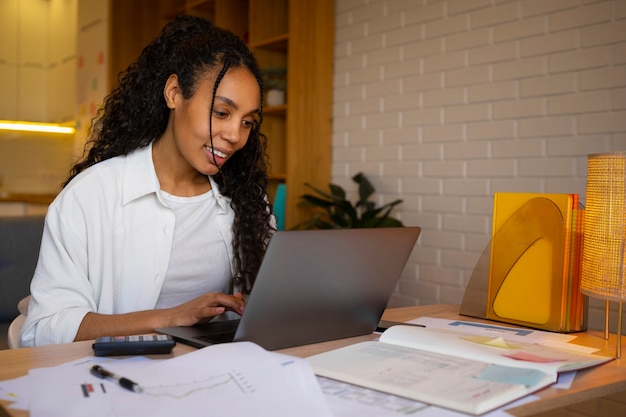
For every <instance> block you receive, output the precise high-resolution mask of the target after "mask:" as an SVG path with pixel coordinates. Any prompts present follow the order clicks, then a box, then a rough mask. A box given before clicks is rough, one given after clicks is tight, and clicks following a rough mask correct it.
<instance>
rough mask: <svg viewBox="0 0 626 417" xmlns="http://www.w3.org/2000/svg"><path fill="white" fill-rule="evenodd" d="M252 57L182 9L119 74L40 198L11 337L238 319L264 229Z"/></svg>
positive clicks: (76, 335)
mask: <svg viewBox="0 0 626 417" xmlns="http://www.w3.org/2000/svg"><path fill="white" fill-rule="evenodd" d="M262 95H263V85H262V82H261V73H260V70H259V68H258V65H257V63H256V61H255V59H254V57H253V56H252V54H251V53H250V51H249V49H248V48H247V47H246V45H245V44H244V43H243V42H242V41H241V40H240V39H238V38H237V37H236V36H235V35H233V34H232V33H230V32H227V31H225V30H223V29H220V28H217V27H215V26H213V25H212V24H211V23H210V22H208V21H206V20H204V19H201V18H197V17H190V16H182V17H179V18H177V19H175V20H174V21H172V22H170V23H169V24H168V25H166V26H165V28H164V29H163V32H162V33H161V34H160V36H159V37H158V38H156V39H155V40H154V41H153V42H152V43H151V44H150V45H148V46H147V47H146V48H145V49H144V51H143V52H142V54H141V55H140V57H139V59H138V60H137V61H136V62H135V63H133V64H131V65H130V66H129V67H128V69H127V70H126V71H125V72H123V73H122V74H121V76H120V83H119V86H118V87H117V88H116V89H115V90H114V91H113V92H112V94H111V95H110V96H108V97H107V98H106V99H105V102H104V106H103V108H102V109H101V110H100V112H99V114H98V116H97V118H96V119H95V120H94V123H93V125H92V132H91V139H90V141H89V142H88V146H87V147H86V149H88V150H87V151H86V155H85V157H84V159H83V160H82V161H80V162H78V163H77V164H76V165H74V166H73V168H72V170H71V172H70V176H69V179H68V180H67V182H66V183H65V186H64V188H63V190H62V191H61V193H59V195H58V196H57V198H56V199H55V201H54V202H53V203H52V204H51V205H50V207H49V209H48V214H47V216H46V226H45V229H44V234H43V238H42V244H41V251H40V256H39V261H38V265H37V269H36V271H35V275H34V277H33V281H32V283H31V301H30V305H29V312H28V316H27V319H26V322H25V324H24V327H23V329H22V335H21V336H22V337H21V344H22V346H34V345H43V344H51V343H64V342H71V341H78V340H87V339H94V338H97V337H100V336H106V335H109V336H110V335H120V336H121V335H131V334H142V333H147V332H152V331H153V330H154V329H155V328H158V327H168V326H181V325H193V324H195V323H197V322H199V321H201V320H210V319H212V318H214V317H216V316H219V315H222V314H224V313H225V312H228V311H232V312H235V313H237V314H242V313H243V310H244V307H245V301H244V295H245V294H248V293H249V292H250V290H251V289H252V285H253V283H254V277H255V276H256V273H257V271H258V268H259V266H260V263H261V260H262V258H263V254H264V252H265V248H266V245H267V243H268V241H269V239H270V237H271V235H272V233H273V231H274V230H275V228H274V226H273V225H274V221H273V217H272V215H271V208H270V206H269V204H268V202H267V198H266V189H267V181H268V180H267V172H266V164H265V160H264V158H265V156H264V155H265V146H264V142H263V139H264V138H263V135H262V134H261V133H260V126H261V122H262V106H261V103H262Z"/></svg>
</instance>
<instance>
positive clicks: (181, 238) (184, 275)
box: [155, 190, 231, 308]
mask: <svg viewBox="0 0 626 417" xmlns="http://www.w3.org/2000/svg"><path fill="white" fill-rule="evenodd" d="M160 193H161V197H162V198H163V200H164V202H165V204H167V205H168V206H169V207H170V208H171V209H172V210H173V211H174V214H175V216H176V227H175V229H174V241H173V244H172V252H171V254H170V262H169V267H168V269H167V273H166V274H165V280H164V281H163V286H162V287H161V294H160V295H159V299H158V300H157V303H156V306H155V308H170V307H174V306H177V305H180V304H182V303H184V302H186V301H189V300H191V299H193V298H196V297H197V296H198V295H200V294H204V293H206V292H209V291H211V292H227V291H228V287H229V283H230V276H231V272H230V271H231V269H230V258H229V256H228V251H227V249H226V242H225V241H224V239H222V236H221V234H220V231H219V229H218V225H217V223H216V222H215V218H216V214H217V210H218V207H217V201H216V199H215V196H214V194H213V192H212V191H209V192H207V193H204V194H202V195H198V196H194V197H178V196H174V195H171V194H168V193H166V192H165V191H162V190H161V191H160Z"/></svg>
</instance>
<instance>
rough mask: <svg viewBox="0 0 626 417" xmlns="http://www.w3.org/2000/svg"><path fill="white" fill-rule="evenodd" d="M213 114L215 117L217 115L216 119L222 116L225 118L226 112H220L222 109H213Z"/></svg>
mask: <svg viewBox="0 0 626 417" xmlns="http://www.w3.org/2000/svg"><path fill="white" fill-rule="evenodd" d="M213 115H214V116H215V117H217V118H218V119H223V118H225V117H226V116H228V114H226V113H224V112H222V111H219V110H213Z"/></svg>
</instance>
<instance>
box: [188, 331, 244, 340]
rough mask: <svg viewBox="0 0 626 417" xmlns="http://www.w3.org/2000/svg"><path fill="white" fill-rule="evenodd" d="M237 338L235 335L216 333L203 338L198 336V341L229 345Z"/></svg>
mask: <svg viewBox="0 0 626 417" xmlns="http://www.w3.org/2000/svg"><path fill="white" fill-rule="evenodd" d="M234 337H235V335H234V333H232V332H231V333H214V334H207V335H203V336H196V339H198V340H202V341H203V342H208V343H228V342H232V341H233V338H234Z"/></svg>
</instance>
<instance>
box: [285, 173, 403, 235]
mask: <svg viewBox="0 0 626 417" xmlns="http://www.w3.org/2000/svg"><path fill="white" fill-rule="evenodd" d="M352 181H354V182H355V183H357V184H358V186H359V199H358V201H357V202H356V204H354V205H353V204H352V202H350V201H349V200H347V199H346V192H345V190H344V189H343V188H341V187H340V186H338V185H335V184H332V183H331V184H329V189H330V192H324V191H322V190H320V189H318V188H316V187H314V186H312V185H311V184H309V183H305V184H304V185H305V186H306V187H308V188H310V189H311V190H313V191H314V192H315V193H316V194H317V195H313V194H304V195H302V196H301V197H300V198H301V199H302V201H301V202H300V206H306V207H316V208H319V209H321V210H318V212H317V213H315V214H314V215H313V217H311V218H310V219H309V220H307V221H305V222H302V223H300V224H299V225H297V226H296V227H295V228H296V229H350V228H371V227H403V226H404V225H403V224H402V222H401V221H400V220H397V219H394V218H392V217H389V215H390V213H391V210H393V208H394V207H395V206H396V205H398V204H400V203H401V202H402V200H399V199H398V200H395V201H392V202H391V203H388V204H385V205H384V206H381V207H376V204H375V203H374V202H373V201H368V199H369V197H370V196H371V195H372V194H374V192H375V190H374V187H373V186H372V184H371V183H370V182H369V180H368V179H367V177H366V176H365V175H364V174H362V173H358V174H356V175H355V176H354V177H352Z"/></svg>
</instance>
